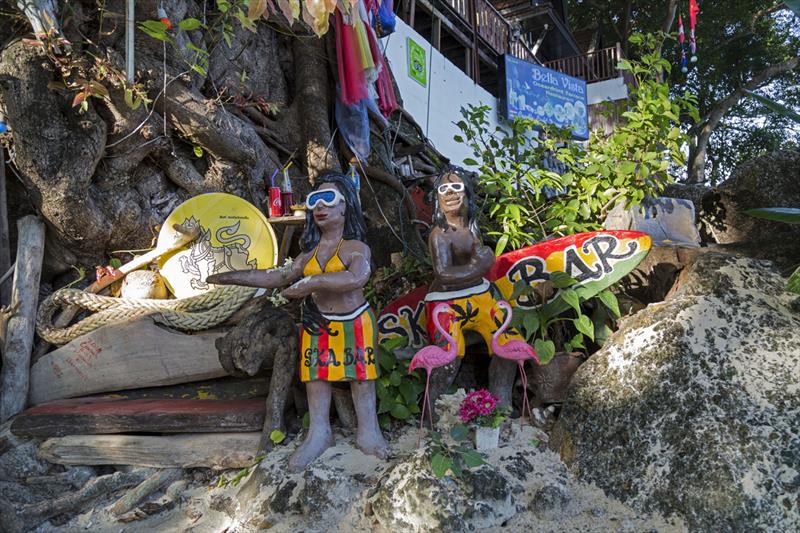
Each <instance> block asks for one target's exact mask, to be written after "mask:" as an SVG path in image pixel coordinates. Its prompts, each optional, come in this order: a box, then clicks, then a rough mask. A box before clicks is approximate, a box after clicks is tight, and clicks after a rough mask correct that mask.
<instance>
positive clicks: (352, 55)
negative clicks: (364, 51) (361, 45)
mask: <svg viewBox="0 0 800 533" xmlns="http://www.w3.org/2000/svg"><path fill="white" fill-rule="evenodd" d="M357 41H358V39H357V37H356V35H355V30H354V29H353V27H352V26H350V25H349V24H345V23H344V18H343V16H342V12H341V10H340V9H337V10H336V63H337V67H338V70H339V83H340V84H341V92H340V95H341V99H342V102H343V103H345V104H347V105H352V104H355V103H357V102H360V101H361V100H363V99H364V98H367V97H368V96H369V93H368V91H367V79H366V77H365V75H364V67H363V63H362V59H361V53H360V52H359V50H358V43H357Z"/></svg>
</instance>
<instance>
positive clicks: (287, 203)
mask: <svg viewBox="0 0 800 533" xmlns="http://www.w3.org/2000/svg"><path fill="white" fill-rule="evenodd" d="M281 203H282V204H283V214H284V215H285V216H291V215H292V214H293V213H292V204H294V197H293V195H292V191H283V192H282V193H281Z"/></svg>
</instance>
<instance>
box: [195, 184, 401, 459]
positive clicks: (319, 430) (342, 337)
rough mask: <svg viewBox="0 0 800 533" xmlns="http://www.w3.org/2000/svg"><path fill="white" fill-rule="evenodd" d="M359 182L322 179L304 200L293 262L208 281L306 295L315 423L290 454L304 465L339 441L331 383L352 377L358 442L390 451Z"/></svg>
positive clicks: (307, 369) (306, 363) (304, 358)
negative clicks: (378, 389)
mask: <svg viewBox="0 0 800 533" xmlns="http://www.w3.org/2000/svg"><path fill="white" fill-rule="evenodd" d="M356 194H357V193H356V190H355V187H354V186H353V183H352V182H351V181H350V180H349V179H348V178H347V177H345V176H344V175H342V174H338V173H333V172H330V173H327V174H324V175H322V176H320V177H318V178H317V180H316V183H315V187H314V189H313V190H312V191H311V192H310V193H309V195H308V197H307V199H306V208H307V210H306V225H305V230H304V232H303V235H302V237H301V240H300V244H301V249H302V253H301V254H300V255H299V256H297V258H295V260H294V262H293V263H292V265H291V266H288V267H284V268H276V269H271V270H248V271H237V272H227V273H224V274H215V275H213V276H209V278H208V282H209V283H215V284H236V285H246V286H250V287H264V288H276V287H285V286H287V285H288V287H287V288H286V289H284V290H283V292H282V294H283V296H285V297H286V298H304V301H303V320H302V321H303V329H302V331H301V334H300V345H301V350H300V351H301V353H300V379H301V381H303V382H305V384H306V394H307V396H308V407H309V412H310V416H311V424H310V427H309V431H308V435H307V436H306V439H305V441H304V442H303V444H302V445H300V447H298V448H297V450H296V451H295V452H294V454H293V455H292V457H291V458H290V459H289V467H290V469H292V470H302V469H303V468H305V467H306V466H307V465H308V464H309V463H310V462H311V461H313V460H314V459H316V458H317V457H319V456H320V455H321V454H322V453H323V452H324V451H325V450H326V449H327V448H328V447H330V446H332V445H333V433H332V432H331V426H330V418H329V413H330V405H331V393H332V390H331V382H334V381H349V382H350V388H351V391H352V396H353V403H354V405H355V409H356V415H357V418H358V430H357V434H356V445H357V446H358V447H359V449H361V450H362V451H363V452H364V453H367V454H370V455H377V456H379V457H386V455H387V453H388V446H387V444H386V441H385V440H384V439H383V436H382V435H381V431H380V428H379V426H378V417H377V411H376V398H375V379H377V377H378V364H377V360H376V358H377V349H376V348H377V345H376V333H377V328H376V323H375V316H374V314H373V312H372V309H371V308H370V306H369V304H368V303H367V301H366V299H365V298H364V292H363V287H364V285H365V284H366V283H367V280H368V279H369V275H370V250H369V247H368V246H367V245H366V243H365V242H364V239H365V234H366V227H365V224H364V217H363V215H362V213H361V206H360V204H359V202H358V198H357V196H356Z"/></svg>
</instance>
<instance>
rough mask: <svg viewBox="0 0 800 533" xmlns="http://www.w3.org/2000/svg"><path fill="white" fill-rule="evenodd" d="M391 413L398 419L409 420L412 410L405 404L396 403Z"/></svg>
mask: <svg viewBox="0 0 800 533" xmlns="http://www.w3.org/2000/svg"><path fill="white" fill-rule="evenodd" d="M389 413H390V414H391V415H392V416H393V417H395V418H397V419H398V420H408V419H409V418H411V411H409V410H408V407H406V406H405V405H403V404H400V403H396V404H394V407H392V409H391V411H389Z"/></svg>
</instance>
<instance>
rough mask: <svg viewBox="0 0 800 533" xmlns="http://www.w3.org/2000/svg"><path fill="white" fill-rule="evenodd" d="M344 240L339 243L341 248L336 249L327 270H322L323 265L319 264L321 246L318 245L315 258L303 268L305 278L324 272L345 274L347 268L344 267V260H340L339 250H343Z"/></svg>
mask: <svg viewBox="0 0 800 533" xmlns="http://www.w3.org/2000/svg"><path fill="white" fill-rule="evenodd" d="M343 242H344V239H342V240H340V241H339V246H337V247H336V251H335V252H334V253H333V256H331V258H330V259H328V262H327V264H326V265H325V268H322V265H320V264H319V259H317V252H318V251H319V245H317V248H316V250H314V257H312V258H311V259H309V260H308V262H307V263H306V266H304V267H303V276H314V275H317V274H322V273H323V272H344V271H345V270H347V267H346V266H344V263H342V260H341V259H339V250H340V249H341V248H342V243H343Z"/></svg>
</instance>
